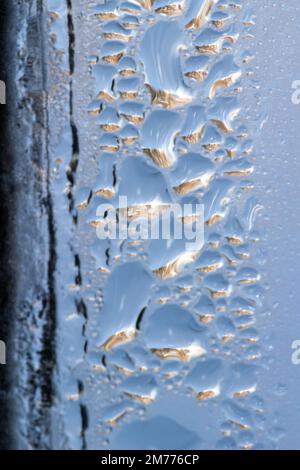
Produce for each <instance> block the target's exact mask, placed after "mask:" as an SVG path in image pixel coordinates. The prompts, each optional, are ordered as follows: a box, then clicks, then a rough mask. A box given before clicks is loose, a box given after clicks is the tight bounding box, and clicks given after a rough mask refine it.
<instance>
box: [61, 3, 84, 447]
mask: <svg viewBox="0 0 300 470" xmlns="http://www.w3.org/2000/svg"><path fill="white" fill-rule="evenodd" d="M66 1H67V8H68V35H69V73H70V82H69V87H70V93H69V101H70V103H69V109H70V128H71V136H72V158H71V161H70V164H69V170H68V171H67V177H68V180H69V183H70V186H69V193H68V197H69V212H70V214H71V215H72V217H73V223H74V225H75V226H76V225H77V211H76V209H75V203H74V194H73V189H74V185H75V177H76V171H77V166H78V162H79V154H80V145H79V136H78V129H77V126H76V124H75V119H74V103H73V75H74V72H75V47H76V36H75V28H74V21H73V4H72V0H66ZM74 264H75V268H76V270H77V274H76V275H75V284H76V285H78V286H81V285H82V276H81V263H80V256H79V255H78V254H75V255H74ZM75 304H76V310H77V313H78V314H79V315H82V316H83V318H84V320H85V321H84V324H83V328H82V336H83V337H84V338H85V332H86V324H87V320H88V311H87V307H86V304H85V302H84V300H83V299H82V298H81V297H79V298H78V299H76V301H75ZM87 348H88V341H87V340H86V339H85V343H84V353H86V352H87ZM78 388H79V393H82V392H83V384H82V383H81V382H80V383H79V385H78ZM80 415H81V439H82V450H86V449H87V443H86V437H85V433H86V430H87V428H88V411H87V408H86V406H85V405H84V404H82V403H80Z"/></svg>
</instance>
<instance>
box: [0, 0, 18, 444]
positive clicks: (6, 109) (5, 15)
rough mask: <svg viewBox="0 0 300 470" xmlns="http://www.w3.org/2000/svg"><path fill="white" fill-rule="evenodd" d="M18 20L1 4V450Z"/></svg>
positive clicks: (7, 431)
mask: <svg viewBox="0 0 300 470" xmlns="http://www.w3.org/2000/svg"><path fill="white" fill-rule="evenodd" d="M14 22H15V18H14V11H13V7H12V5H11V4H10V2H0V48H1V54H0V80H3V81H4V82H5V84H6V91H7V104H6V105H0V123H1V125H0V268H1V269H0V340H1V341H4V342H5V343H6V353H7V358H6V361H7V365H6V366H5V365H0V423H1V426H0V448H1V449H11V448H13V446H14V445H13V429H12V421H13V399H12V393H11V392H12V389H13V376H12V368H11V367H10V366H12V354H13V351H12V347H11V346H12V330H13V319H12V317H11V312H13V311H14V303H15V299H14V296H15V295H14V290H15V282H16V270H15V266H14V264H13V262H12V260H11V256H12V252H13V246H14V222H13V214H14V209H15V191H16V188H15V186H14V183H13V178H12V169H13V167H14V165H15V156H14V152H13V150H12V147H11V146H10V145H9V143H10V141H11V139H12V135H13V131H14V129H13V124H12V115H11V113H12V109H13V101H14V96H15V90H14V82H13V81H12V77H13V76H14V62H13V60H12V56H13V55H14V53H15V51H16V48H15V44H14V39H13V36H14V32H15V24H14Z"/></svg>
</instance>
